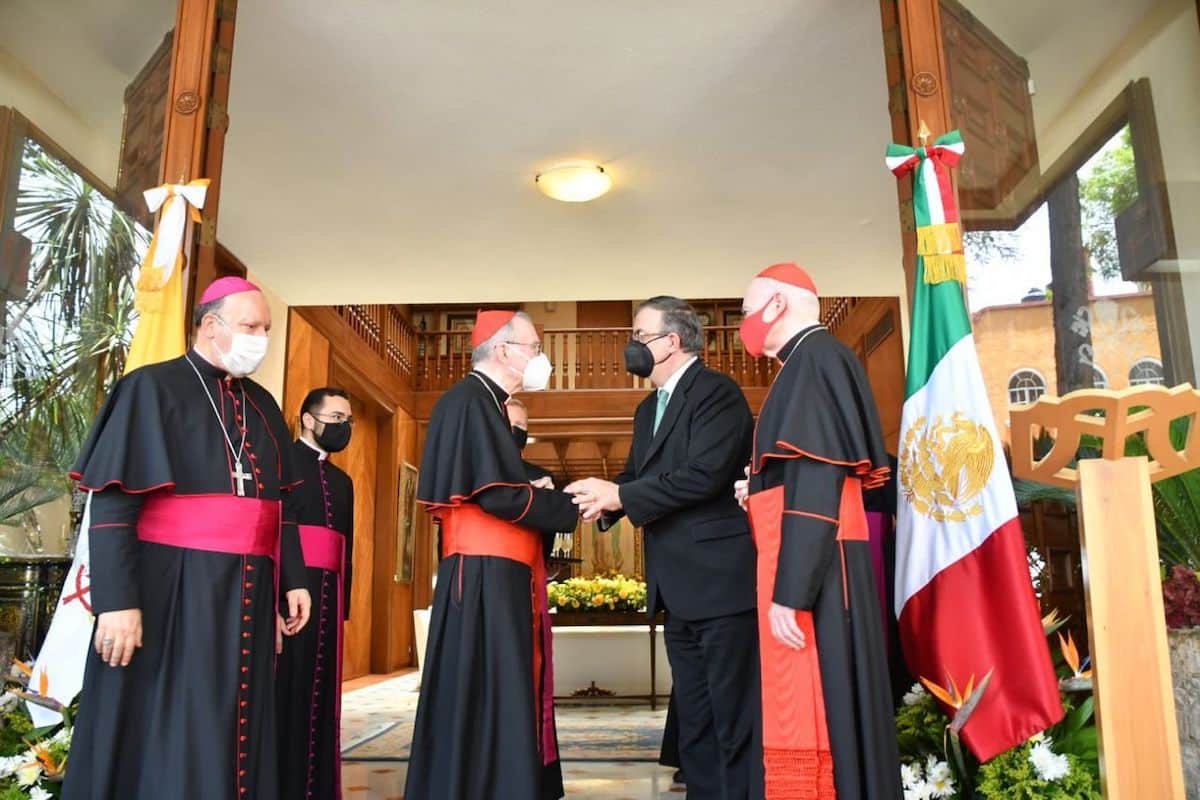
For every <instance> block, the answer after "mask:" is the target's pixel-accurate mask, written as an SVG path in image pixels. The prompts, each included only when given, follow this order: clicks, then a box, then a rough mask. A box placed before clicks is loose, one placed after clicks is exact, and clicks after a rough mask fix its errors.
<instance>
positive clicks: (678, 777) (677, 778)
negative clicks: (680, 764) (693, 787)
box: [671, 769, 687, 786]
mask: <svg viewBox="0 0 1200 800" xmlns="http://www.w3.org/2000/svg"><path fill="white" fill-rule="evenodd" d="M671 780H672V781H673V782H675V783H677V784H679V785H680V786H686V785H687V781H685V780H684V779H683V770H681V769H677V770H675V774H674V775H673V776H672V777H671Z"/></svg>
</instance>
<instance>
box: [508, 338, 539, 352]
mask: <svg viewBox="0 0 1200 800" xmlns="http://www.w3.org/2000/svg"><path fill="white" fill-rule="evenodd" d="M504 343H505V344H515V345H517V346H518V347H532V348H533V354H534V355H541V353H542V343H541V342H512V341H509V340H507V339H505V340H504Z"/></svg>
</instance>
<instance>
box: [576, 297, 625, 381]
mask: <svg viewBox="0 0 1200 800" xmlns="http://www.w3.org/2000/svg"><path fill="white" fill-rule="evenodd" d="M575 324H576V325H577V326H578V327H579V328H580V329H581V330H580V331H579V341H578V344H577V359H578V367H577V370H576V379H575V388H578V389H627V388H629V387H630V385H631V384H632V379H631V378H630V377H629V374H628V373H627V372H625V358H624V355H623V353H622V351H623V350H624V349H625V343H626V342H628V341H629V329H630V327H631V326H632V325H633V304H632V303H630V302H629V301H628V300H586V301H582V302H580V303H579V304H578V305H577V306H576V323H575ZM582 329H598V330H594V332H591V331H589V330H582Z"/></svg>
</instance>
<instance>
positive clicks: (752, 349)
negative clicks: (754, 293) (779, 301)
mask: <svg viewBox="0 0 1200 800" xmlns="http://www.w3.org/2000/svg"><path fill="white" fill-rule="evenodd" d="M774 299H775V298H774V297H771V298H770V300H767V302H765V303H763V307H762V308H760V309H759V310H758V311H755V312H754V313H753V314H751V315H750V316H748V317H746V318H745V319H744V320H742V324H741V326H740V327H739V328H738V335H739V336H741V337H742V344H744V345H745V346H746V352H747V353H749V354H750V355H752V356H754V357H755V358H761V357H762V354H763V348H764V347H766V343H767V334H768V333H770V332H771V328H774V327H775V323H776V322H778V321H779V317H776V318H775V319H774V320H773V321H772V322H766V321H765V320H763V316H764V315H765V314H766V313H767V306H769V305H771V300H774Z"/></svg>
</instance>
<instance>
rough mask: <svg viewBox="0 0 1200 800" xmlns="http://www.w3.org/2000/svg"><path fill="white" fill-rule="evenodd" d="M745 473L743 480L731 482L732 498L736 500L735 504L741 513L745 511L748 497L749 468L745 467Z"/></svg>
mask: <svg viewBox="0 0 1200 800" xmlns="http://www.w3.org/2000/svg"><path fill="white" fill-rule="evenodd" d="M745 473H746V478H745V480H740V481H734V482H733V496H734V497H735V498H737V503H738V505H739V506H741V507H742V510H743V511H745V510H746V500H747V498H749V497H750V467H746V470H745Z"/></svg>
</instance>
